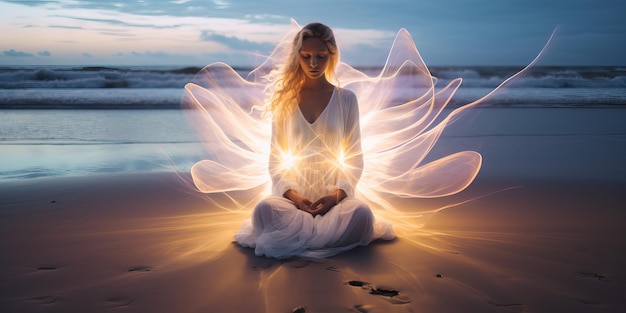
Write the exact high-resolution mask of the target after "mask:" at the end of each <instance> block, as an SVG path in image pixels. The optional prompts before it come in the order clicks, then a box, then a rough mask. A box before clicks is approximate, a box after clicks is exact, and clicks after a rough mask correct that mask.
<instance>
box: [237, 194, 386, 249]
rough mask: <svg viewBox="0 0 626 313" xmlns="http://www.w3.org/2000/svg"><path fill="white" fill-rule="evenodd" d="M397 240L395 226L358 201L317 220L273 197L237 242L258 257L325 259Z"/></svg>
mask: <svg viewBox="0 0 626 313" xmlns="http://www.w3.org/2000/svg"><path fill="white" fill-rule="evenodd" d="M394 237H395V235H394V233H393V230H392V227H391V224H390V223H389V222H387V221H383V220H380V219H375V218H374V215H373V214H372V211H371V210H370V208H369V207H368V206H367V204H365V203H364V202H363V201H360V200H357V199H344V200H343V201H341V202H339V203H338V204H337V205H336V206H334V207H333V208H332V209H331V210H330V211H329V212H328V213H326V214H324V215H318V216H315V217H313V216H312V215H311V214H310V213H307V212H304V211H301V210H299V209H297V208H296V206H295V205H294V203H293V202H292V201H291V200H289V199H286V198H282V197H270V198H267V199H265V200H262V201H261V202H259V203H258V204H257V205H256V207H255V208H254V211H253V213H252V218H250V219H247V220H245V221H244V222H243V223H242V225H241V227H240V228H239V231H238V232H237V234H236V235H235V240H236V241H237V242H238V243H239V244H240V245H242V246H244V247H249V248H254V249H255V250H254V251H255V254H256V255H258V256H266V257H272V258H277V259H282V258H288V257H293V256H301V257H312V258H325V257H329V256H333V255H336V254H339V253H342V252H345V251H348V250H350V249H353V248H355V247H357V246H365V245H367V244H369V243H370V242H371V241H373V240H375V239H386V240H390V239H393V238H394Z"/></svg>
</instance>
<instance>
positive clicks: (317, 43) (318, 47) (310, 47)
mask: <svg viewBox="0 0 626 313" xmlns="http://www.w3.org/2000/svg"><path fill="white" fill-rule="evenodd" d="M300 51H306V52H320V51H328V47H326V43H324V41H322V40H321V39H319V38H317V37H309V38H305V39H304V40H303V41H302V48H301V49H300Z"/></svg>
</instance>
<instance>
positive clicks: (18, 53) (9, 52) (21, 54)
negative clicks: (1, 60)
mask: <svg viewBox="0 0 626 313" xmlns="http://www.w3.org/2000/svg"><path fill="white" fill-rule="evenodd" d="M2 55H4V56H7V57H32V56H33V55H32V54H30V53H27V52H23V51H15V50H14V49H11V50H5V51H2Z"/></svg>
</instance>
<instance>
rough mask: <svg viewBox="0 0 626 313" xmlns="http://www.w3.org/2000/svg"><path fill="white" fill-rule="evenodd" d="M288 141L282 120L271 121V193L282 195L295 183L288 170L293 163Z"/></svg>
mask: <svg viewBox="0 0 626 313" xmlns="http://www.w3.org/2000/svg"><path fill="white" fill-rule="evenodd" d="M292 157H293V156H291V155H290V151H289V149H288V143H287V139H286V134H285V128H284V122H283V123H280V122H277V121H273V122H272V142H271V147H270V158H269V167H268V168H269V173H270V176H271V177H272V194H274V195H276V196H282V195H283V194H284V193H285V191H287V190H288V189H291V188H294V187H295V186H296V183H295V182H294V181H293V178H294V177H293V175H290V173H289V172H290V170H292V167H293V165H294V164H290V163H292V162H290V160H289V158H292Z"/></svg>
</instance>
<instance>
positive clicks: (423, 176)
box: [182, 25, 545, 228]
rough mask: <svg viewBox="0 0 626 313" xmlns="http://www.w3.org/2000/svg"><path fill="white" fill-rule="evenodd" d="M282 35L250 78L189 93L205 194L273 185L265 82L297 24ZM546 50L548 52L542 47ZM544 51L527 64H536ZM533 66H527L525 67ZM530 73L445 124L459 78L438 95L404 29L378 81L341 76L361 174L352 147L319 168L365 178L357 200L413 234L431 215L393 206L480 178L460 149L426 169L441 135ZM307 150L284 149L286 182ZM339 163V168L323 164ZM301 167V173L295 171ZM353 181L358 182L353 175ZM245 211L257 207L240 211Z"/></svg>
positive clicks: (227, 75)
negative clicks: (354, 118) (355, 115)
mask: <svg viewBox="0 0 626 313" xmlns="http://www.w3.org/2000/svg"><path fill="white" fill-rule="evenodd" d="M295 26H296V27H294V30H293V31H292V32H291V33H289V34H287V35H286V36H285V37H284V40H283V41H282V42H281V43H280V44H279V45H278V46H277V48H276V49H275V50H274V52H273V53H272V54H271V55H270V56H269V57H268V58H267V60H266V61H265V62H264V63H263V64H261V65H260V66H259V67H258V68H257V69H255V70H254V71H252V72H251V73H250V74H249V75H248V77H247V78H246V79H243V78H242V77H241V76H239V75H238V74H237V73H236V72H235V71H234V70H233V69H232V68H231V67H230V66H228V65H226V64H223V63H216V64H211V65H209V66H207V67H205V68H204V69H203V70H202V71H201V72H200V73H199V74H198V75H197V77H196V78H195V79H194V81H193V83H190V84H188V85H187V86H186V91H185V94H184V97H183V101H182V104H183V106H184V107H185V108H187V109H189V110H185V111H187V113H189V114H188V115H189V116H190V118H191V121H192V123H193V125H194V126H195V128H196V129H197V130H198V134H199V136H200V137H201V138H203V139H204V141H205V142H206V144H207V149H208V151H210V152H211V159H210V160H204V161H201V162H198V164H197V165H196V166H194V171H192V174H193V178H194V182H195V183H196V186H197V187H198V188H199V189H200V190H201V191H203V192H230V191H241V190H249V189H253V188H258V187H263V186H265V187H267V186H268V185H270V184H271V179H270V176H269V174H268V161H267V160H268V158H269V148H268V146H269V142H270V138H271V127H270V126H269V125H270V124H271V123H270V121H269V120H267V119H263V118H262V117H261V116H262V115H261V110H259V108H263V105H264V103H263V99H264V98H265V97H264V96H265V93H264V92H265V90H266V89H265V87H266V85H267V84H268V81H267V80H266V78H265V77H266V74H267V73H268V71H270V70H271V69H272V68H275V66H276V64H278V63H279V62H281V60H283V59H284V58H285V55H286V53H287V52H288V51H289V46H290V45H291V39H292V38H293V35H294V33H295V31H296V30H298V29H299V26H297V25H295ZM544 49H545V48H544ZM540 55H541V53H540V54H539V55H538V56H537V58H535V60H533V62H531V63H530V65H529V66H528V67H530V66H532V65H533V64H534V63H535V62H536V61H537V60H538V58H539V56H540ZM528 67H527V68H528ZM527 68H525V69H523V70H521V71H520V72H518V73H517V74H515V75H513V76H512V77H511V78H509V79H507V80H505V81H504V82H503V83H502V84H501V85H500V86H498V87H497V88H496V89H495V90H494V91H492V92H491V93H489V94H488V95H486V96H485V97H483V98H481V99H479V100H476V101H474V102H472V103H469V104H467V105H465V106H461V107H459V108H456V109H455V110H453V111H452V112H451V113H450V114H448V115H447V116H443V117H442V116H440V115H441V114H442V112H444V111H443V110H444V108H446V106H447V105H448V103H449V102H450V100H451V99H452V97H453V96H454V94H455V92H456V90H457V89H458V88H459V86H460V85H461V79H460V78H459V79H456V80H452V81H451V82H450V83H449V84H448V85H446V86H444V87H443V88H440V89H436V88H435V84H436V82H437V79H436V78H435V77H432V76H431V75H430V71H429V70H428V68H427V67H426V65H425V64H424V62H423V60H422V58H421V56H420V54H419V52H418V51H417V48H416V47H415V44H414V43H413V40H412V38H411V36H410V35H409V33H408V32H407V31H406V30H400V31H399V32H398V34H397V36H396V39H395V40H394V43H393V45H392V47H391V50H390V52H389V56H388V58H387V62H386V64H385V66H384V67H383V69H382V70H381V72H380V73H379V75H377V76H375V77H370V76H368V75H366V74H364V73H362V72H360V71H358V70H356V69H354V68H352V67H350V66H349V65H347V64H345V63H340V64H339V66H338V68H337V71H336V74H337V80H338V84H339V85H340V86H341V87H342V88H346V89H349V90H351V91H353V92H354V93H355V94H356V96H357V98H358V101H359V111H360V121H361V125H360V130H361V146H362V154H363V171H362V174H361V172H360V171H356V172H354V173H357V172H358V174H351V170H354V169H352V168H350V164H348V162H347V160H348V159H349V158H350V157H351V155H350V149H349V147H344V149H346V151H348V152H345V151H338V152H337V153H338V154H339V155H335V156H333V157H332V158H333V160H330V159H329V158H331V157H330V156H328V155H319V156H318V157H319V158H320V159H321V161H320V162H327V163H326V166H324V167H323V168H326V169H328V168H336V169H337V170H341V171H344V173H345V174H346V175H347V176H348V177H350V178H352V179H354V180H355V181H356V180H357V179H359V177H357V176H356V175H360V180H359V182H358V185H357V197H359V198H361V199H364V200H366V201H368V202H369V204H370V206H371V207H372V209H373V210H374V213H375V214H376V215H377V216H383V217H386V218H388V219H391V220H393V221H394V222H397V224H399V225H406V226H407V227H409V228H411V227H420V226H421V225H422V223H420V222H417V221H415V219H416V218H417V219H424V218H426V217H427V216H429V215H430V213H434V212H419V214H417V212H412V211H410V210H407V209H404V208H401V207H397V206H394V205H392V204H391V203H390V199H392V198H433V197H442V196H447V195H452V194H456V193H458V192H460V191H462V190H464V189H465V188H467V187H468V186H469V185H470V184H471V183H472V181H473V180H474V179H475V177H476V175H477V174H478V172H479V170H480V167H481V164H482V156H481V155H480V154H479V153H478V152H475V151H460V152H457V153H454V154H451V155H448V156H446V157H443V158H441V159H438V160H434V161H431V162H429V163H425V162H424V160H425V158H426V156H427V155H428V154H429V153H430V151H431V149H432V148H433V146H434V145H435V144H436V143H437V141H438V139H439V137H440V136H441V134H442V132H443V130H444V129H445V127H446V126H448V125H449V124H450V123H453V122H455V121H457V120H458V119H459V118H461V117H462V115H463V113H465V112H467V110H468V109H470V108H472V107H475V106H476V105H478V104H480V103H482V102H484V101H485V100H486V99H487V98H488V97H490V96H492V95H493V94H494V92H495V91H497V90H499V89H500V88H502V87H504V86H505V85H507V84H508V83H509V82H510V81H511V80H512V79H513V78H514V77H517V76H518V75H521V74H522V73H523V72H524V71H525V70H526V69H527ZM284 135H285V136H296V138H294V139H296V140H292V141H290V142H298V143H300V145H301V147H296V148H293V147H289V149H287V147H279V148H282V149H283V150H287V151H288V152H284V153H283V154H282V159H283V160H282V162H283V163H282V166H283V167H285V168H289V169H292V170H290V171H289V172H290V175H291V174H292V175H302V174H303V173H301V172H300V171H301V170H302V171H303V172H304V170H306V171H310V169H298V168H297V167H298V166H297V162H298V159H299V158H304V157H310V156H311V155H315V154H316V153H319V152H317V151H319V150H324V149H317V148H315V147H310V146H308V145H309V144H310V143H309V142H306V140H298V139H299V138H298V137H297V136H300V134H298V133H294V134H284ZM328 164H334V165H333V166H327V165H328ZM294 168H295V170H293V169H294ZM351 175H352V176H351ZM242 209H246V210H249V209H251V207H247V208H242Z"/></svg>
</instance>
